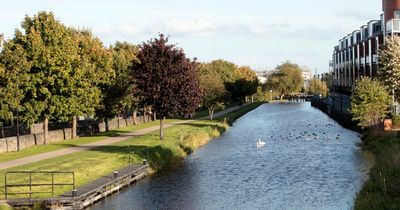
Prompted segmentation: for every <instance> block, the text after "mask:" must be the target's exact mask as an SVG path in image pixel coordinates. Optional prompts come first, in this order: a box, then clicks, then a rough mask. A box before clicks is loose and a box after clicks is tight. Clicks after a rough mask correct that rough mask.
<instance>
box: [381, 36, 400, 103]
mask: <svg viewBox="0 0 400 210" xmlns="http://www.w3.org/2000/svg"><path fill="white" fill-rule="evenodd" d="M377 73H378V78H379V80H380V81H381V82H382V83H383V84H384V85H386V86H387V87H388V88H389V89H391V90H392V89H393V90H394V91H395V93H396V95H397V96H400V92H399V90H400V37H398V36H393V37H387V38H386V39H385V43H384V44H383V46H382V48H381V49H380V51H379V64H378V71H377Z"/></svg>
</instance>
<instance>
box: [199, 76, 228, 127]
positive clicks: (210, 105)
mask: <svg viewBox="0 0 400 210" xmlns="http://www.w3.org/2000/svg"><path fill="white" fill-rule="evenodd" d="M199 80H200V87H201V88H202V89H203V91H204V95H203V106H204V107H206V108H207V110H208V115H209V117H210V120H213V116H214V111H215V110H218V109H223V108H224V107H225V106H224V96H225V94H226V90H225V86H224V83H223V81H222V79H221V78H219V77H218V76H217V75H216V74H215V73H210V74H205V75H200V77H199Z"/></svg>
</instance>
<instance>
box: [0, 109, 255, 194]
mask: <svg viewBox="0 0 400 210" xmlns="http://www.w3.org/2000/svg"><path fill="white" fill-rule="evenodd" d="M259 105H261V103H255V104H251V105H248V106H244V107H242V108H240V109H238V110H236V111H233V113H230V114H228V115H229V117H230V118H231V119H234V118H238V117H240V116H242V115H244V114H245V113H247V112H249V111H251V110H252V109H255V108H257V107H258V106H259ZM222 118H223V116H222ZM227 127H228V125H227V124H226V123H225V122H221V121H220V120H214V121H209V120H196V121H188V122H187V123H183V124H180V125H176V126H174V127H170V128H166V129H165V134H166V139H165V140H164V141H160V140H158V135H157V134H158V132H157V131H155V132H152V133H149V134H146V135H142V136H135V137H133V138H129V139H128V140H126V141H122V142H118V143H116V144H111V145H106V146H102V147H98V148H93V149H90V150H87V151H81V152H77V153H74V154H70V155H65V156H61V157H57V158H52V159H48V160H44V161H40V162H36V163H33V164H28V165H23V166H20V167H15V168H11V169H8V170H13V171H15V170H18V171H20V170H24V171H27V170H60V171H74V172H75V176H76V184H77V186H78V187H79V186H82V185H84V184H87V183H89V182H91V181H94V180H96V179H98V178H100V177H101V176H104V175H105V174H108V173H110V172H112V171H114V170H118V169H120V168H123V167H125V166H126V165H128V164H129V162H131V163H133V164H140V163H142V161H143V159H147V161H148V163H149V164H150V166H151V168H152V169H153V171H154V172H155V171H157V170H161V169H163V168H166V167H169V166H171V165H174V164H176V163H177V162H179V161H180V160H181V159H182V158H185V157H186V156H187V155H188V154H190V153H191V152H193V151H194V150H196V149H197V148H198V147H200V146H202V145H204V144H206V143H207V142H208V141H209V140H211V139H212V138H214V137H217V136H219V135H220V134H221V133H222V132H223V131H225V129H226V128H227ZM129 157H130V158H129ZM129 159H130V160H129ZM8 170H7V171H8ZM5 172H6V170H2V171H0V177H2V176H3V177H4V173H5ZM37 179H38V180H41V179H43V180H44V181H45V180H46V178H45V177H38V178H37ZM13 181H15V182H18V181H23V178H18V177H16V178H15V180H13ZM56 181H58V182H62V181H66V179H65V178H63V177H59V178H58V180H56ZM3 184H4V183H3V180H1V181H0V185H3ZM68 190H70V189H66V188H61V187H60V188H57V189H55V192H56V193H55V194H56V195H60V194H62V193H64V192H65V191H68ZM19 191H23V189H15V192H19ZM0 194H2V192H0ZM0 196H1V197H3V196H2V195H0ZM42 196H43V197H44V196H46V195H41V197H42ZM47 196H48V195H47Z"/></svg>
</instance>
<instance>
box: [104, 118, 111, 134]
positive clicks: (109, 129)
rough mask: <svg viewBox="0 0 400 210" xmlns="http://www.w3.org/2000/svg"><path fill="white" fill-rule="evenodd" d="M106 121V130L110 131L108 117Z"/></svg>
mask: <svg viewBox="0 0 400 210" xmlns="http://www.w3.org/2000/svg"><path fill="white" fill-rule="evenodd" d="M105 123H106V132H108V131H110V129H108V118H106V119H105Z"/></svg>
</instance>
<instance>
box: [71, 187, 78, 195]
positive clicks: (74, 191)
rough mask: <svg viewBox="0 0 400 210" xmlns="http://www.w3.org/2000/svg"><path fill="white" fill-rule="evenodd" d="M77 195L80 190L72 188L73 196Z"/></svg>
mask: <svg viewBox="0 0 400 210" xmlns="http://www.w3.org/2000/svg"><path fill="white" fill-rule="evenodd" d="M77 195H78V190H77V189H74V190H72V197H75V196H77Z"/></svg>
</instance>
